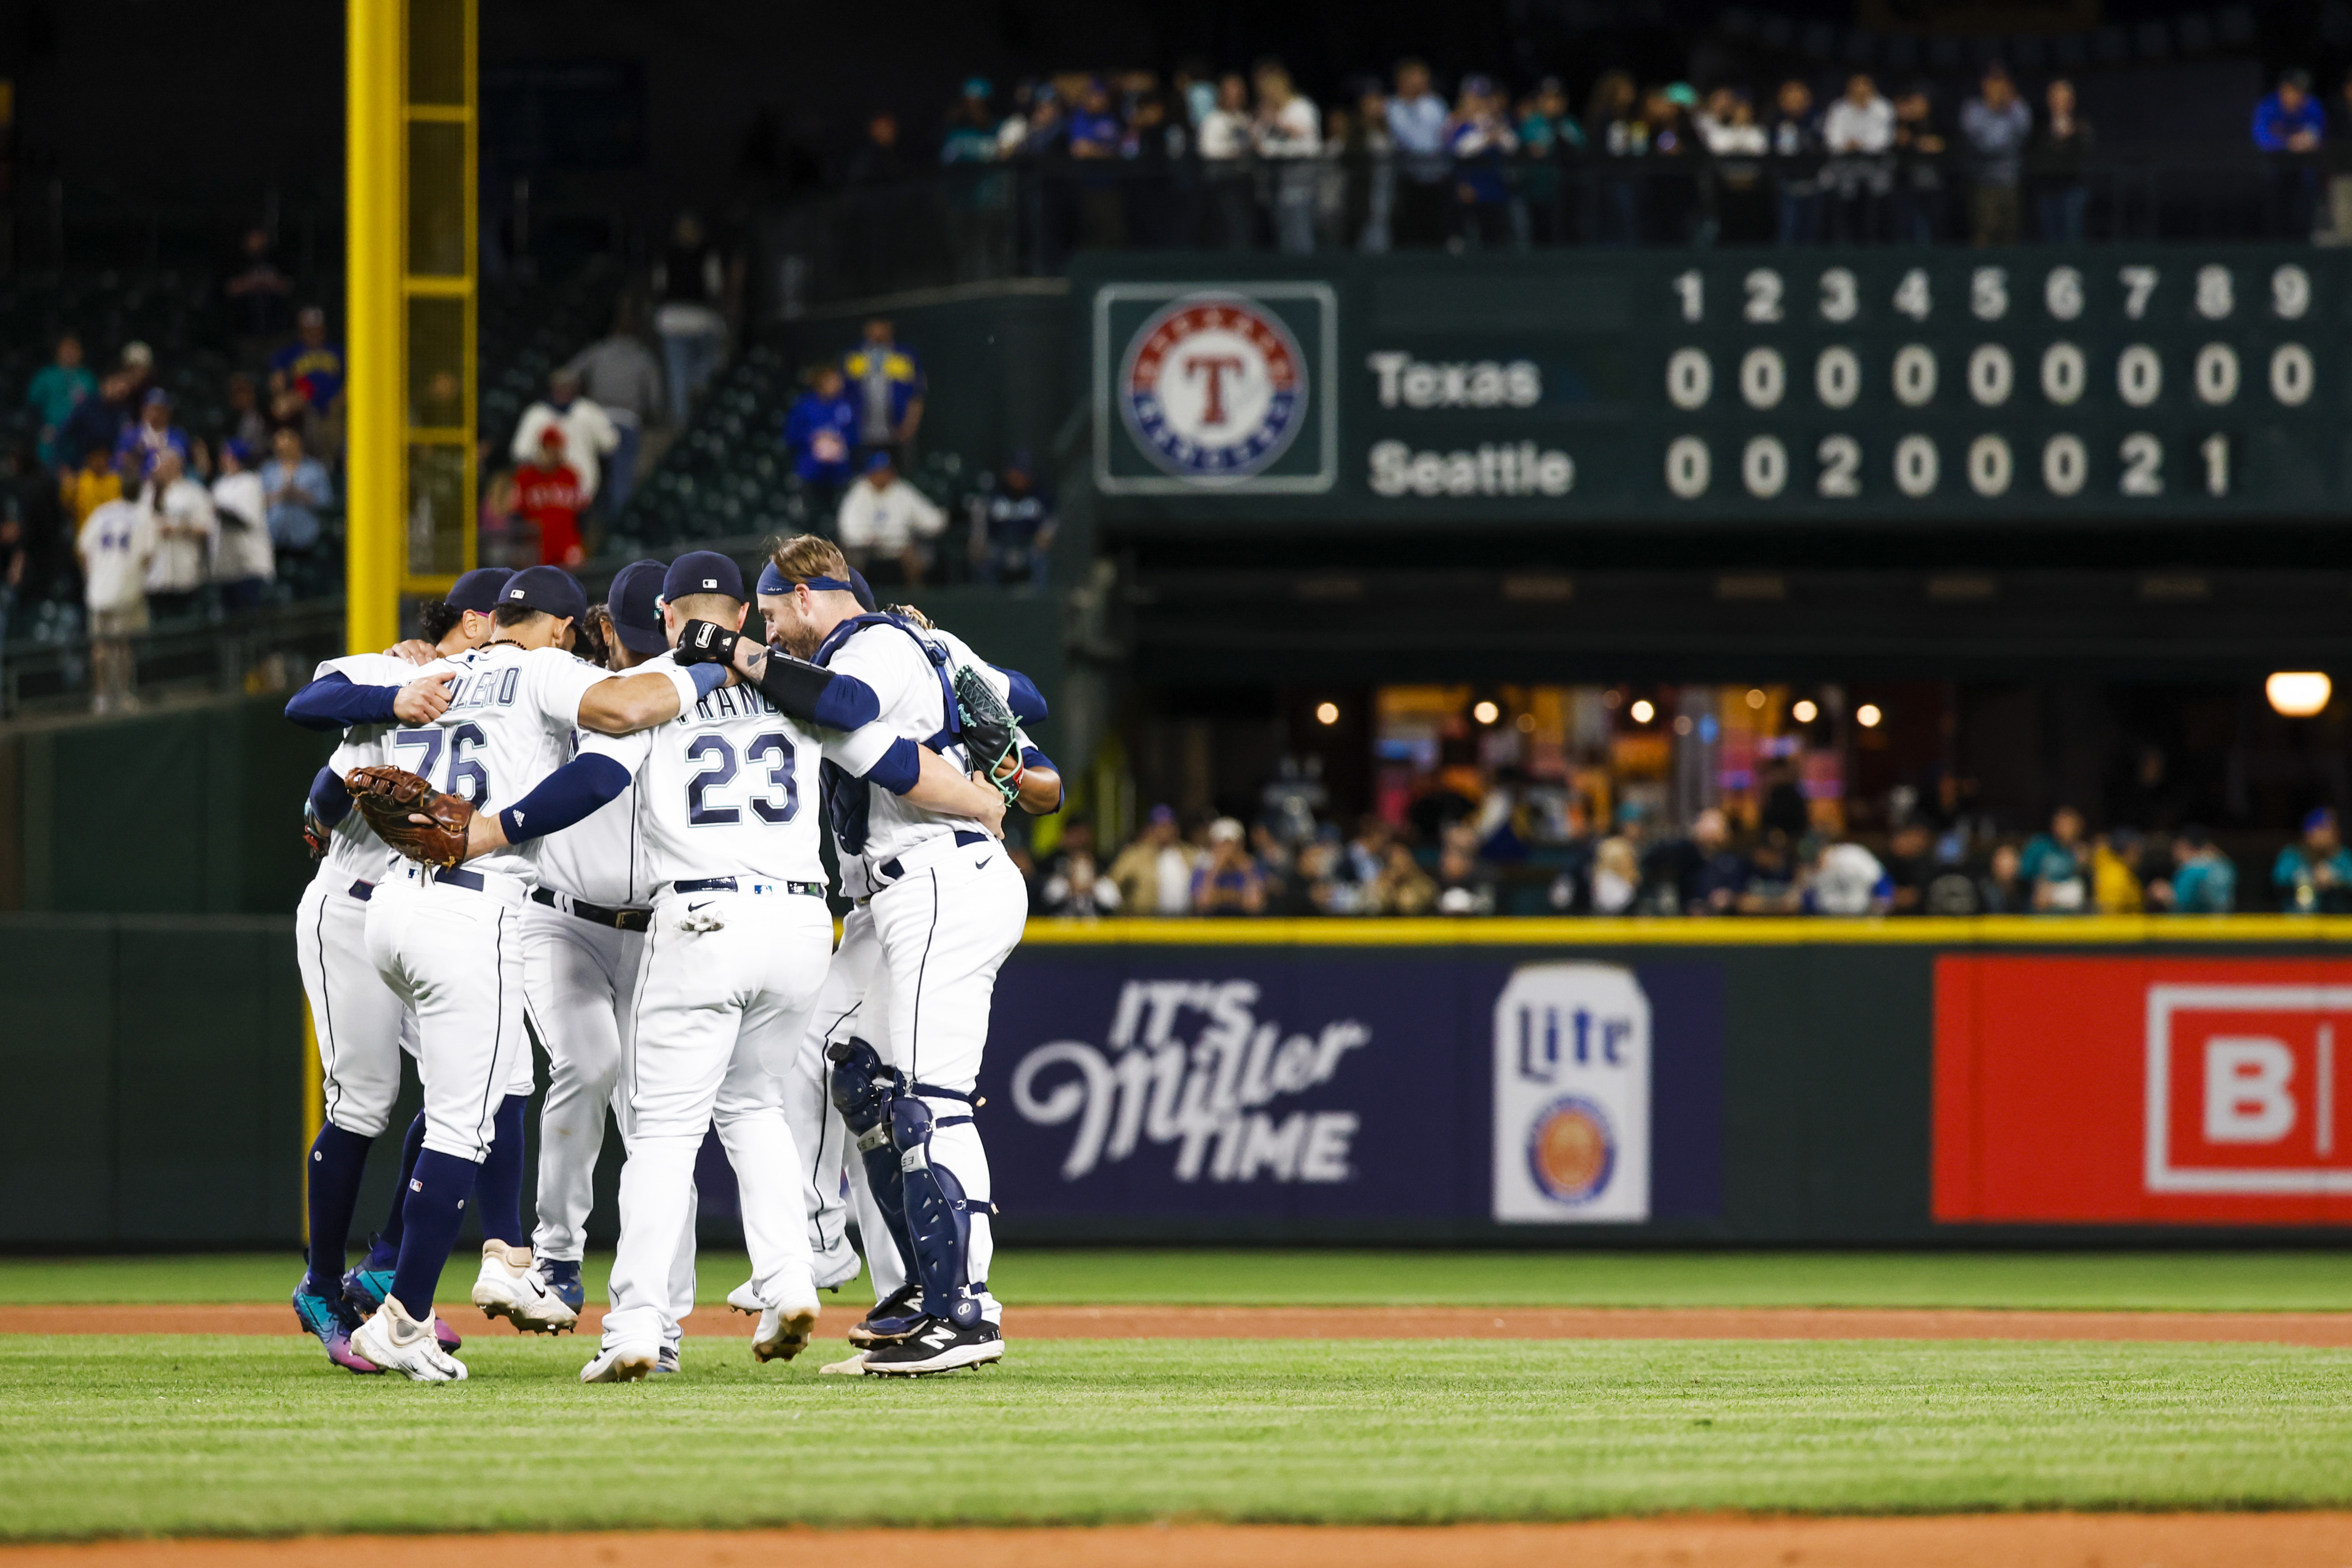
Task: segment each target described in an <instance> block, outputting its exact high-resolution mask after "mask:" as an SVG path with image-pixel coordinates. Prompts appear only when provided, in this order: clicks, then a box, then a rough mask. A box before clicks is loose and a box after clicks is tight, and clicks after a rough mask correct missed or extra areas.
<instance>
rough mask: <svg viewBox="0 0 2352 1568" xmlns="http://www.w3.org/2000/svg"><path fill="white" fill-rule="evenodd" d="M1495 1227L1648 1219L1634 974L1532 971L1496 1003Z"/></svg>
mask: <svg viewBox="0 0 2352 1568" xmlns="http://www.w3.org/2000/svg"><path fill="white" fill-rule="evenodd" d="M1495 1217H1496V1219H1498V1220H1501V1221H1503V1222H1504V1223H1506V1224H1524V1223H1536V1224H1547V1225H1559V1224H1563V1223H1567V1224H1583V1223H1599V1222H1605V1221H1612V1220H1613V1221H1620V1222H1623V1221H1639V1220H1645V1219H1647V1218H1649V1217H1650V999H1649V997H1648V996H1646V995H1644V994H1643V991H1642V984H1641V982H1640V981H1639V980H1638V979H1636V978H1635V977H1634V974H1633V971H1632V970H1630V969H1625V968H1621V967H1619V966H1617V965H1614V964H1605V963H1539V964H1529V965H1528V966H1527V967H1525V968H1523V969H1520V970H1518V971H1517V973H1514V974H1513V975H1512V976H1511V980H1510V984H1507V985H1506V986H1505V987H1504V988H1503V994H1502V995H1501V996H1500V997H1498V998H1496V1002H1495Z"/></svg>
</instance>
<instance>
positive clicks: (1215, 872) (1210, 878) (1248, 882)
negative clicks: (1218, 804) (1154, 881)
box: [1192, 816, 1265, 915]
mask: <svg viewBox="0 0 2352 1568" xmlns="http://www.w3.org/2000/svg"><path fill="white" fill-rule="evenodd" d="M1247 837H1248V836H1247V834H1246V833H1244V830H1243V828H1242V825H1241V824H1240V823H1239V822H1237V821H1235V820H1234V818H1232V817H1230V816H1221V817H1219V818H1217V820H1216V821H1214V822H1213V823H1211V824H1209V853H1208V855H1207V856H1206V857H1205V858H1202V860H1201V861H1200V863H1199V864H1198V865H1196V866H1195V867H1194V868H1193V869H1192V912H1193V913H1194V914H1196V915H1255V914H1263V913H1264V912H1265V873H1264V872H1262V871H1260V870H1259V869H1258V864H1257V861H1256V859H1255V858H1253V857H1252V856H1251V854H1250V851H1249V844H1248V842H1247Z"/></svg>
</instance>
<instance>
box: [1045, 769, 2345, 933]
mask: <svg viewBox="0 0 2352 1568" xmlns="http://www.w3.org/2000/svg"><path fill="white" fill-rule="evenodd" d="M1308 796H1309V792H1308V791H1307V789H1306V788H1305V787H1303V786H1302V784H1301V781H1300V780H1299V779H1298V778H1297V776H1296V775H1295V774H1292V775H1289V776H1287V777H1286V779H1285V780H1283V781H1278V782H1277V783H1276V784H1275V785H1273V786H1270V787H1269V789H1268V791H1267V798H1266V806H1265V810H1264V811H1263V812H1262V813H1261V815H1260V816H1258V818H1257V819H1256V820H1255V821H1254V822H1252V823H1249V824H1244V823H1243V822H1242V821H1241V820H1240V819H1239V818H1237V817H1233V816H1218V817H1213V818H1210V819H1207V820H1204V821H1201V822H1199V823H1197V824H1195V825H1193V826H1192V829H1191V830H1190V831H1189V832H1188V831H1186V830H1185V827H1184V825H1183V824H1182V823H1181V822H1180V820H1179V818H1178V816H1177V814H1176V812H1175V811H1174V810H1172V809H1171V807H1169V806H1166V805H1160V806H1156V807H1154V808H1152V810H1151V812H1150V816H1149V817H1148V819H1147V821H1146V823H1145V825H1144V826H1143V828H1142V830H1141V831H1140V832H1139V833H1138V834H1137V836H1136V837H1134V838H1133V839H1132V840H1131V841H1130V842H1129V843H1128V844H1126V845H1125V846H1123V847H1120V848H1119V849H1118V851H1117V852H1116V853H1110V854H1105V853H1102V852H1100V851H1099V850H1098V849H1097V846H1096V844H1095V842H1094V837H1093V828H1092V826H1091V825H1090V824H1088V823H1087V822H1086V821H1085V820H1083V819H1074V820H1073V821H1072V822H1071V823H1070V824H1069V825H1068V826H1066V829H1065V830H1064V832H1063V835H1062V837H1061V838H1060V840H1059V842H1058V843H1056V844H1055V846H1054V847H1052V849H1051V850H1050V851H1049V852H1048V853H1046V854H1045V855H1044V856H1042V857H1038V858H1032V860H1031V863H1030V866H1029V870H1030V877H1031V892H1032V908H1033V910H1034V912H1035V913H1037V914H1040V915H1045V916H1056V917H1064V918H1070V919H1097V918H1102V917H1107V916H1113V915H1128V916H1135V915H1141V916H1170V917H1173V916H1188V915H1192V916H1231V915H1279V916H1292V917H1315V916H1349V915H1357V916H1381V915H1399V916H1412V915H1460V916H1477V915H1496V914H1512V915H1528V914H1563V915H1615V916H1636V917H1638V916H1655V915H1692V916H1723V917H1735V916H1740V915H1824V916H1872V915H1893V916H1908V915H1946V916H1958V915H1977V914H2007V915H2050V916H2066V915H2084V914H2139V913H2143V912H2146V913H2177V914H2184V915H2198V914H2227V913H2230V912H2232V911H2233V910H2237V909H2238V908H2240V907H2241V904H2242V901H2243V902H2246V903H2262V904H2269V905H2273V906H2274V907H2276V908H2277V909H2279V910H2285V911H2289V912H2295V913H2319V914H2344V913H2352V850H2347V848H2346V847H2345V845H2344V841H2343V837H2342V834H2341V830H2340V827H2339V825H2338V823H2337V820H2336V814H2335V813H2334V812H2333V811H2331V810H2328V809H2326V808H2324V807H2322V808H2318V809H2315V810H2313V811H2312V812H2311V813H2310V814H2309V815H2308V816H2306V817H2305V820H2304V822H2303V826H2302V831H2301V833H2300V835H2299V837H2296V838H2295V839H2294V841H2293V842H2291V843H2289V844H2287V845H2286V846H2284V847H2282V848H2281V849H2280V850H2279V851H2278V853H2277V856H2276V858H2275V859H2274V860H2273V863H2272V865H2271V867H2270V868H2269V877H2268V881H2267V887H2266V889H2265V890H2264V891H2263V892H2261V893H2259V894H2257V895H2256V896H2255V897H2253V898H2251V899H2246V900H2242V898H2241V894H2240V889H2239V872H2238V868H2237V866H2236V864H2235V863H2234V862H2233V861H2232V860H2231V858H2230V857H2229V856H2228V855H2227V854H2225V853H2224V852H2223V851H2222V850H2221V847H2218V846H2217V845H2215V844H2214V842H2213V840H2212V839H2211V837H2210V836H2209V835H2208V834H2207V833H2206V832H2205V831H2204V830H2203V829H2202V828H2200V827H2196V826H2184V827H2182V828H2179V829H2178V830H2176V831H2173V832H2170V833H2165V834H2143V833H2141V832H2139V831H2137V829H2134V828H2130V827H2121V826H2117V827H2111V828H2109V829H2107V830H2105V832H2102V833H2097V834H2093V833H2091V832H2090V831H2089V830H2088V828H2087V827H2086V826H2085V821H2084V816H2083V813H2082V812H2081V811H2079V810H2077V809H2076V808H2074V807H2073V806H2071V805H2067V806H2060V807H2059V808H2058V809H2057V810H2056V811H2055V812H2053V814H2052V816H2051V817H2050V820H2049V823H2048V825H2047V826H2046V827H2045V828H2044V829H2043V830H2042V831H2041V832H2039V833H2035V834H2032V835H2026V836H2018V835H2010V834H2002V833H1997V832H1990V831H1988V830H1987V829H1986V828H1985V826H1984V825H1983V824H1981V823H1972V822H1970V821H1969V820H1967V819H1965V818H1958V819H1948V820H1945V821H1941V822H1938V821H1937V820H1936V819H1935V818H1934V816H1932V814H1915V815H1911V816H1907V817H1906V818H1905V819H1904V820H1902V821H1900V822H1898V823H1897V825H1896V826H1895V827H1894V828H1893V829H1892V830H1891V831H1890V832H1889V833H1887V834H1885V835H1883V836H1874V840H1873V841H1872V842H1868V843H1865V842H1864V840H1863V839H1861V838H1860V837H1853V836H1848V835H1843V834H1837V833H1830V832H1822V831H1819V830H1817V829H1814V828H1812V827H1811V826H1808V825H1807V822H1806V814H1805V811H1804V807H1803V804H1802V802H1801V801H1799V800H1797V799H1796V798H1795V796H1794V795H1786V796H1780V795H1776V796H1774V797H1769V798H1768V800H1767V802H1766V805H1765V809H1764V813H1763V818H1762V820H1761V821H1759V823H1757V824H1755V825H1753V826H1748V825H1737V826H1736V825H1735V823H1734V821H1733V819H1732V818H1731V817H1730V816H1728V815H1727V813H1725V812H1724V811H1723V810H1721V809H1719V808H1716V807H1709V808H1707V809H1706V810H1703V811H1701V812H1699V813H1698V814H1697V816H1696V817H1695V818H1694V819H1693V820H1692V821H1691V823H1690V824H1689V825H1688V826H1687V827H1686V828H1685V829H1681V830H1675V829H1671V828H1662V827H1659V826H1654V825H1653V822H1652V819H1651V818H1650V816H1649V815H1648V814H1647V813H1645V812H1643V811H1642V810H1640V809H1638V808H1634V807H1632V806H1630V805H1629V806H1628V807H1627V808H1625V809H1623V810H1622V811H1621V812H1620V813H1619V814H1618V816H1617V817H1616V820H1615V821H1614V823H1613V825H1612V826H1611V827H1610V828H1609V829H1607V830H1606V831H1603V832H1601V833H1599V834H1595V835H1591V836H1589V837H1581V838H1579V839H1575V840H1572V841H1570V842H1569V843H1567V844H1565V845H1559V846H1553V847H1548V848H1545V849H1538V848H1537V847H1534V846H1533V845H1531V844H1530V843H1529V841H1528V838H1527V837H1523V834H1524V832H1525V829H1526V827H1527V826H1528V825H1527V823H1526V822H1525V820H1524V813H1523V807H1522V806H1521V805H1519V804H1517V803H1515V802H1514V801H1513V800H1512V799H1511V797H1510V796H1509V795H1507V794H1506V795H1500V796H1497V797H1496V798H1495V799H1494V800H1493V801H1492V802H1490V805H1489V807H1488V809H1486V811H1484V812H1482V813H1479V814H1476V815H1472V816H1462V817H1459V818H1455V819H1453V820H1447V821H1444V822H1442V823H1440V824H1439V825H1437V826H1435V829H1434V831H1433V833H1427V834H1424V833H1423V832H1421V831H1419V830H1418V829H1417V828H1416V827H1415V826H1414V825H1413V824H1412V822H1410V821H1406V822H1398V821H1394V820H1391V819H1390V818H1388V817H1385V816H1380V815H1377V814H1368V815H1366V816H1362V817H1361V818H1360V819H1359V820H1358V821H1357V823H1356V825H1355V826H1354V828H1353V830H1352V831H1349V830H1348V829H1346V828H1344V827H1343V826H1340V825H1339V824H1338V823H1336V822H1332V821H1329V820H1326V819H1321V818H1319V817H1318V816H1316V815H1315V814H1314V813H1313V811H1312V809H1311V808H1310V807H1308V806H1307V805H1306V804H1305V802H1306V800H1307V798H1308Z"/></svg>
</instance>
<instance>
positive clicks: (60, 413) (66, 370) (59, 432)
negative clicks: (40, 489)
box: [25, 332, 98, 468]
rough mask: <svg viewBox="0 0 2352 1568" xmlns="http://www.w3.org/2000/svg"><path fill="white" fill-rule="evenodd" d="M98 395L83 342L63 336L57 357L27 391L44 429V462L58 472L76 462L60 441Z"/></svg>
mask: <svg viewBox="0 0 2352 1568" xmlns="http://www.w3.org/2000/svg"><path fill="white" fill-rule="evenodd" d="M97 395H98V378H97V377H96V376H94V375H92V374H89V367H88V366H86V365H84V364H83V363H81V339H80V338H79V337H77V336H76V335H75V334H73V333H72V332H65V333H61V334H59V336H58V347H57V355H56V357H55V358H54V359H52V360H51V361H50V362H49V363H47V364H45V365H43V366H42V367H41V368H40V369H39V370H38V371H37V372H36V373H35V374H34V376H33V382H32V384H31V385H30V386H28V387H26V389H25V405H26V407H28V408H30V409H31V410H32V411H33V418H34V419H35V421H37V423H38V425H39V426H40V431H41V436H40V441H41V445H40V454H41V461H42V462H44V463H46V464H47V465H49V466H50V467H52V468H54V467H56V466H57V465H58V464H60V463H66V462H70V461H71V460H72V459H71V458H70V457H69V456H68V451H67V448H66V447H64V446H62V445H61V444H60V442H59V439H58V438H59V437H61V436H63V435H64V434H65V430H66V426H67V424H68V421H70V420H71V419H72V417H73V412H74V410H75V409H76V408H78V407H79V406H80V405H81V404H82V403H83V401H84V400H85V399H88V398H91V397H95V396H97Z"/></svg>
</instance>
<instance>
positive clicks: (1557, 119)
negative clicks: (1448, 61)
mask: <svg viewBox="0 0 2352 1568" xmlns="http://www.w3.org/2000/svg"><path fill="white" fill-rule="evenodd" d="M1752 118H1753V117H1752V116H1751V120H1752ZM1751 128H1752V127H1751ZM1517 129H1518V136H1519V148H1520V151H1521V153H1522V154H1523V156H1524V158H1525V160H1526V162H1525V163H1524V164H1523V165H1522V167H1521V169H1520V174H1519V184H1520V191H1521V193H1522V195H1524V197H1525V199H1526V201H1527V205H1528V230H1529V237H1530V238H1531V239H1533V240H1534V241H1535V243H1536V244H1538V245H1565V244H1567V243H1568V239H1569V237H1570V234H1571V233H1573V232H1574V225H1573V223H1572V222H1571V221H1570V212H1569V207H1568V200H1567V198H1568V195H1569V192H1570V185H1569V184H1568V181H1567V179H1566V178H1565V173H1566V169H1567V165H1568V164H1569V163H1571V162H1572V161H1575V160H1578V159H1580V158H1581V157H1582V156H1583V153H1584V127H1583V125H1582V124H1580V122H1579V121H1577V118H1576V116H1574V115H1573V114H1570V112H1569V111H1568V89H1566V88H1564V87H1562V86H1560V84H1559V78H1558V77H1556V76H1548V77H1546V78H1544V79H1543V80H1542V81H1541V82H1539V83H1538V84H1537V86H1536V90H1535V91H1534V93H1533V94H1531V95H1530V96H1529V97H1528V100H1527V101H1526V102H1524V103H1522V104H1521V105H1520V106H1519V117H1518V128H1517ZM1756 151H1758V152H1759V153H1760V152H1762V151H1763V142H1762V133H1761V132H1758V142H1757V147H1756Z"/></svg>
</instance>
